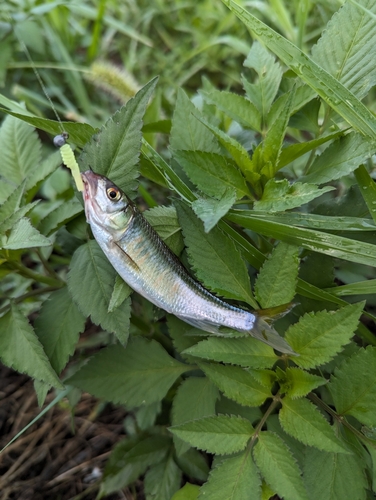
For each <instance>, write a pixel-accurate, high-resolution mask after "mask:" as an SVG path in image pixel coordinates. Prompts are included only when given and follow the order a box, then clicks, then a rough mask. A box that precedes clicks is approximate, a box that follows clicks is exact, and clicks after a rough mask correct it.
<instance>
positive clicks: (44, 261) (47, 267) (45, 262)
mask: <svg viewBox="0 0 376 500" xmlns="http://www.w3.org/2000/svg"><path fill="white" fill-rule="evenodd" d="M36 252H37V255H38V257H39V260H40V261H41V263H42V264H43V267H44V269H45V270H46V272H47V273H48V274H49V275H50V276H51V277H52V278H55V279H58V280H60V278H59V275H58V274H57V272H56V271H55V269H54V268H53V267H52V266H51V265H50V263H49V262H48V260H47V259H46V258H45V257H44V255H43V253H42V252H41V250H40V248H37V249H36Z"/></svg>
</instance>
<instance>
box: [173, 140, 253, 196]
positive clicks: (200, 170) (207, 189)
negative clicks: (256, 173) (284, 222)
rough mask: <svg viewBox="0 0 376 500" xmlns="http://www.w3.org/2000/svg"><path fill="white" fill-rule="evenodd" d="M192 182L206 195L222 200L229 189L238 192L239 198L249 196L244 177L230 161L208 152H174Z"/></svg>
mask: <svg viewBox="0 0 376 500" xmlns="http://www.w3.org/2000/svg"><path fill="white" fill-rule="evenodd" d="M173 154H174V158H175V159H176V160H177V161H178V162H179V163H180V165H181V166H182V167H183V169H184V171H185V172H186V174H187V175H188V177H189V178H190V180H191V181H192V182H193V183H194V184H195V185H196V186H197V187H198V188H199V189H200V190H201V191H202V192H203V193H205V194H206V195H208V196H214V197H215V198H221V197H222V196H223V195H224V194H225V193H226V192H227V191H228V189H229V188H231V189H235V190H236V196H237V198H242V197H243V196H249V194H250V193H249V190H248V188H247V186H246V183H245V180H244V177H243V176H242V174H241V173H240V172H239V170H238V168H237V166H236V165H235V164H234V163H233V162H232V161H231V160H230V159H229V158H226V157H224V156H222V155H219V154H216V153H209V152H206V151H181V150H176V151H174V152H173Z"/></svg>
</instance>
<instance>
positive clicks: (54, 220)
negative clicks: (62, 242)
mask: <svg viewBox="0 0 376 500" xmlns="http://www.w3.org/2000/svg"><path fill="white" fill-rule="evenodd" d="M80 212H82V205H81V203H79V202H78V201H77V200H75V199H73V200H68V201H64V202H63V203H62V204H61V205H60V206H58V207H57V208H56V209H55V210H53V211H52V212H50V213H49V214H48V215H47V216H46V217H44V218H43V219H42V220H41V221H40V223H39V225H38V229H39V231H40V232H41V233H43V234H45V235H46V236H49V235H50V234H51V233H53V232H54V231H57V230H58V229H59V228H60V227H61V226H63V225H64V224H66V223H67V222H69V221H70V220H72V219H73V218H74V217H76V215H78V214H79V213H80Z"/></svg>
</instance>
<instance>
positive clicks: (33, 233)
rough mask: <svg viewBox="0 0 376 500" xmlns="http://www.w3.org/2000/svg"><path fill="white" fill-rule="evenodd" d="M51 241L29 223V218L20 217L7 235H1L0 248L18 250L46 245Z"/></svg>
mask: <svg viewBox="0 0 376 500" xmlns="http://www.w3.org/2000/svg"><path fill="white" fill-rule="evenodd" d="M50 245H51V241H50V240H49V239H48V238H46V237H45V236H43V234H41V233H40V232H39V231H38V230H37V229H35V227H34V226H32V225H31V224H30V221H29V219H25V218H24V217H22V218H21V219H20V220H18V221H17V222H16V223H15V225H14V226H13V228H12V230H11V232H10V234H9V236H8V237H7V236H5V235H3V236H2V237H1V242H0V248H6V249H8V250H18V249H22V248H33V247H48V246H50Z"/></svg>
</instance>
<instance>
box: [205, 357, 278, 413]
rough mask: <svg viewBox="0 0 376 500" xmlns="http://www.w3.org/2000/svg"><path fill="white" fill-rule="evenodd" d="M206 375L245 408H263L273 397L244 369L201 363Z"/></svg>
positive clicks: (227, 395) (268, 389) (268, 390)
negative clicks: (266, 401) (265, 402)
mask: <svg viewBox="0 0 376 500" xmlns="http://www.w3.org/2000/svg"><path fill="white" fill-rule="evenodd" d="M199 367H200V368H201V369H202V370H203V372H204V373H205V375H206V376H207V377H208V378H209V379H210V380H211V381H212V382H213V383H214V384H215V385H216V386H217V387H218V388H219V389H220V390H221V391H222V392H223V393H224V395H225V396H226V397H228V398H230V399H233V400H234V401H236V402H237V403H240V404H242V405H245V406H261V405H262V404H263V403H264V401H265V400H266V399H267V398H270V397H272V394H271V391H270V390H271V387H269V388H267V387H265V386H263V385H262V384H260V382H257V380H256V379H255V378H254V377H253V376H252V375H251V373H249V372H247V371H246V370H244V369H243V368H240V367H239V366H224V365H220V364H215V363H212V364H209V363H199Z"/></svg>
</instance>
